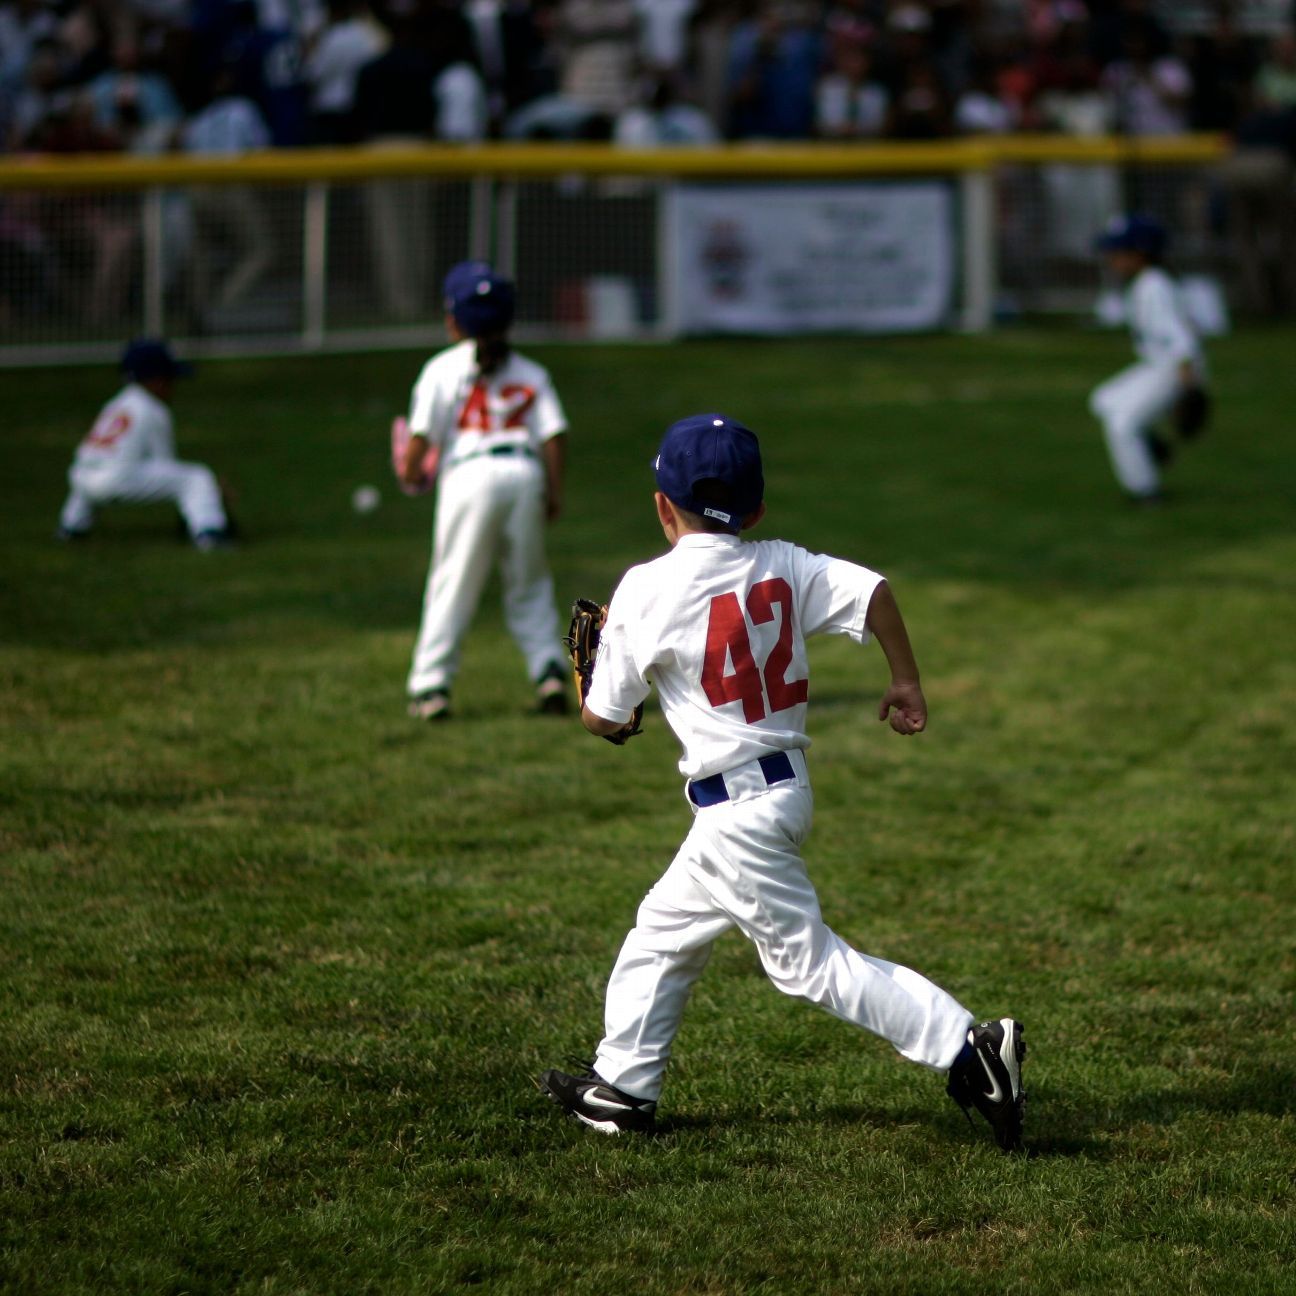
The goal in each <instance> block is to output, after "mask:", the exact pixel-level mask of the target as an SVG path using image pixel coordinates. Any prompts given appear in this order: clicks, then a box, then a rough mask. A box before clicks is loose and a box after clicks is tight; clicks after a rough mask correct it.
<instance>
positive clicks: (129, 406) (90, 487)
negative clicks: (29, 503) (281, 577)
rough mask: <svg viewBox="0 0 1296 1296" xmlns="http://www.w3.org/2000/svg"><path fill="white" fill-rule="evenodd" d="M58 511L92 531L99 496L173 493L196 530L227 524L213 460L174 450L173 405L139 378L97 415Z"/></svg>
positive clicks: (145, 497)
mask: <svg viewBox="0 0 1296 1296" xmlns="http://www.w3.org/2000/svg"><path fill="white" fill-rule="evenodd" d="M68 485H69V487H70V490H69V492H68V497H67V500H66V502H65V503H64V505H63V512H62V514H61V515H60V517H59V525H60V526H61V527H62V528H63V529H64V530H66V531H69V532H77V531H86V530H88V529H89V528H90V526H91V524H92V523H93V522H94V510H95V506H96V505H100V504H116V503H124V504H152V503H155V502H157V501H159V500H169V501H170V502H171V503H173V504H175V506H176V507H177V508H178V509H179V510H180V513H181V515H182V516H183V518H184V520H185V522H186V524H187V525H188V527H189V533H190V534H191V535H198V534H200V533H201V532H204V531H224V530H225V525H226V520H225V510H224V508H223V506H222V504H221V493H220V486H219V484H218V483H217V481H216V477H215V475H214V474H213V472H212V471H211V469H210V468H207V467H206V466H204V465H203V464H196V463H183V462H182V461H181V460H179V459H177V458H176V457H175V434H174V431H173V427H172V422H171V411H170V410H169V409H168V408H167V406H166V403H165V402H164V401H161V400H159V399H158V398H157V397H156V396H154V395H153V393H152V392H150V391H148V390H147V389H146V388H144V387H141V386H140V385H139V384H138V383H128V384H127V385H126V386H125V387H123V388H122V390H121V391H120V392H118V393H117V395H116V396H114V397H113V398H112V400H110V401H109V402H108V403H107V404H106V405H105V406H104V407H103V409H102V410H100V411H99V417H98V418H97V419H95V422H94V426H93V427H92V428H91V429H90V431H89V433H88V434H87V436H86V438H85V439H84V440H83V441H82V442H81V444H80V445H79V446H78V447H77V452H76V458H75V460H73V463H72V467H71V468H70V469H69V471H68Z"/></svg>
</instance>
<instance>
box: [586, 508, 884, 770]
mask: <svg viewBox="0 0 1296 1296" xmlns="http://www.w3.org/2000/svg"><path fill="white" fill-rule="evenodd" d="M881 581H882V577H881V576H879V575H878V573H877V572H874V571H869V570H868V568H866V567H859V566H857V565H856V564H854V563H850V562H846V561H844V560H843V559H840V558H830V557H827V556H826V555H823V554H813V553H809V552H808V551H806V550H805V549H801V548H799V547H798V546H796V545H793V544H789V543H788V542H787V541H784V540H756V541H745V540H742V539H741V538H740V537H738V536H731V535H711V534H688V535H683V536H681V537H680V538H679V541H678V542H677V543H676V545H675V547H674V548H673V549H672V550H671V551H670V552H669V553H667V554H663V555H662V557H660V558H657V559H655V560H654V561H652V562H649V563H644V564H642V565H641V566H638V567H632V568H631V569H630V570H629V571H628V572H627V573H626V574H625V576H624V577H623V578H622V581H621V583H620V585H619V586H618V587H617V591H616V593H615V594H614V595H613V597H612V602H611V604H610V605H609V607H608V618H607V624H606V625H605V626H604V628H603V633H602V636H601V638H600V644H599V656H598V661H597V663H596V664H595V669H594V679H593V683H592V685H591V688H590V692H589V696H588V698H587V699H586V702H587V705H588V706H589V709H590V710H591V711H593V712H594V714H595V715H598V716H602V717H603V718H604V719H605V720H612V721H617V722H625V721H627V720H629V719H630V713H631V712H632V711H633V710H634V708H635V706H637V705H638V704H639V703H640V702H642V701H643V700H644V698H646V697H647V696H648V689H649V683H650V682H651V683H652V684H655V685H656V687H657V692H658V695H659V697H660V699H661V706H662V712H663V714H664V715H665V718H666V723H667V724H668V725H669V726H670V728H671V729H672V731H673V732H674V734H675V736H676V737H677V738H678V739H679V740H680V742H681V744H682V745H683V747H684V754H683V756H682V757H681V759H680V763H679V768H680V773H681V774H683V775H684V776H685V777H686V778H689V779H700V778H708V777H710V775H712V774H718V773H722V772H723V771H725V770H730V769H733V768H734V767H735V766H738V765H741V764H743V763H745V762H747V761H750V760H754V759H756V758H757V757H760V756H767V755H770V754H772V753H774V752H779V751H789V750H793V749H797V748H806V747H809V745H810V739H809V738H808V737H807V736H806V729H805V721H806V699H807V697H808V694H809V665H808V662H807V658H806V647H805V641H806V638H807V637H808V636H810V635H813V634H845V635H849V636H850V637H851V638H852V639H853V640H855V642H856V643H865V642H866V641H867V640H868V638H869V633H868V628H867V625H866V617H867V616H868V608H869V602H870V600H871V599H872V597H873V591H874V590H875V589H876V588H877V586H878V584H879V583H880V582H881Z"/></svg>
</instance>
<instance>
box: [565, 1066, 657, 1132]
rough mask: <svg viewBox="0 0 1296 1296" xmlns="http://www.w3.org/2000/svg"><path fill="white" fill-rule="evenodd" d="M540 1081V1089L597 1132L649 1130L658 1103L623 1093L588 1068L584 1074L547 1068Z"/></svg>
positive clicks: (650, 1130)
mask: <svg viewBox="0 0 1296 1296" xmlns="http://www.w3.org/2000/svg"><path fill="white" fill-rule="evenodd" d="M539 1083H540V1091H541V1092H542V1093H543V1094H545V1095H546V1096H547V1097H549V1098H551V1099H552V1100H553V1101H554V1102H555V1103H557V1104H558V1106H559V1107H561V1108H562V1109H563V1111H565V1112H566V1113H567V1114H568V1115H569V1116H575V1117H576V1119H577V1120H578V1121H580V1122H581V1124H582V1125H588V1126H589V1127H590V1129H595V1130H598V1131H599V1133H600V1134H650V1133H651V1132H652V1128H653V1123H654V1121H655V1119H656V1114H657V1104H656V1103H655V1102H649V1101H648V1100H647V1099H645V1098H634V1097H632V1096H631V1095H630V1094H628V1093H622V1092H621V1090H620V1089H618V1088H617V1087H616V1086H615V1085H610V1084H608V1083H607V1081H606V1080H604V1079H602V1078H601V1077H600V1076H599V1074H598V1072H596V1071H594V1070H587V1071H586V1073H585V1074H584V1075H583V1076H574V1075H568V1074H567V1073H566V1072H565V1071H546V1072H545V1073H544V1075H542V1076H541V1077H540V1081H539Z"/></svg>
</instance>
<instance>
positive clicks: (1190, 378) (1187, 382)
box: [1089, 216, 1208, 503]
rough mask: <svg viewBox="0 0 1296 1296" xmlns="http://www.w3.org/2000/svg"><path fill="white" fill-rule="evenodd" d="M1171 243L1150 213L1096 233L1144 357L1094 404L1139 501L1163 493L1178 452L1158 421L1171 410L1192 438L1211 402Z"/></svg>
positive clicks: (1125, 481) (1120, 474) (1100, 391)
mask: <svg viewBox="0 0 1296 1296" xmlns="http://www.w3.org/2000/svg"><path fill="white" fill-rule="evenodd" d="M1165 246H1166V233H1165V230H1164V229H1163V228H1162V227H1161V226H1160V225H1159V224H1157V222H1156V221H1153V220H1150V219H1148V218H1147V217H1145V216H1122V217H1119V218H1118V219H1117V220H1115V221H1114V222H1113V223H1112V224H1111V226H1110V227H1109V228H1108V229H1107V231H1106V232H1105V233H1104V234H1103V235H1102V236H1101V237H1100V238H1099V239H1098V248H1099V250H1100V251H1101V252H1104V253H1105V254H1106V257H1107V264H1108V266H1109V267H1110V268H1111V270H1112V272H1113V273H1114V274H1115V275H1116V277H1117V278H1118V279H1119V280H1120V281H1121V283H1122V284H1123V285H1124V288H1125V318H1126V319H1127V320H1128V321H1129V325H1130V331H1131V332H1132V334H1133V337H1134V350H1135V353H1136V354H1137V355H1138V363H1137V364H1133V365H1131V366H1130V367H1129V368H1128V369H1122V370H1121V372H1120V373H1118V374H1116V375H1115V376H1114V377H1112V378H1109V379H1108V380H1107V381H1106V382H1105V383H1103V384H1102V385H1101V386H1099V387H1098V388H1096V389H1095V390H1094V392H1093V394H1092V395H1091V396H1090V398H1089V408H1090V409H1091V410H1092V411H1093V413H1094V415H1095V416H1096V417H1097V418H1098V420H1099V422H1101V423H1102V428H1103V435H1104V437H1105V438H1106V440H1107V453H1108V454H1109V455H1110V456H1111V464H1112V470H1113V471H1114V472H1115V474H1116V480H1117V481H1118V482H1120V484H1121V486H1123V487H1124V488H1125V491H1126V492H1127V493H1128V494H1129V496H1130V498H1131V499H1133V500H1134V501H1135V502H1137V503H1156V502H1158V501H1159V500H1160V498H1161V475H1160V466H1161V465H1163V464H1166V463H1168V462H1169V460H1170V458H1171V457H1172V454H1173V448H1172V446H1171V444H1170V442H1169V441H1167V440H1165V439H1164V438H1163V437H1161V436H1159V435H1158V433H1157V426H1158V424H1160V423H1161V421H1162V420H1163V419H1165V418H1166V417H1167V416H1168V415H1171V414H1173V415H1174V422H1175V424H1176V427H1177V430H1178V432H1179V434H1180V435H1181V436H1182V437H1184V438H1188V437H1191V436H1194V435H1195V434H1196V433H1198V432H1200V431H1201V428H1202V426H1203V424H1204V423H1205V418H1206V411H1207V408H1208V402H1207V398H1206V393H1205V383H1206V362H1205V358H1204V357H1203V355H1202V348H1201V342H1200V340H1199V339H1198V336H1197V332H1196V330H1195V329H1194V327H1193V325H1192V321H1191V320H1190V319H1189V317H1188V312H1187V310H1186V309H1185V307H1184V304H1183V300H1182V298H1181V297H1180V294H1179V290H1178V286H1177V285H1176V284H1175V281H1174V280H1173V279H1172V278H1171V277H1170V275H1168V274H1167V273H1166V271H1165V270H1164V269H1162V266H1161V258H1162V256H1163V255H1164V252H1165Z"/></svg>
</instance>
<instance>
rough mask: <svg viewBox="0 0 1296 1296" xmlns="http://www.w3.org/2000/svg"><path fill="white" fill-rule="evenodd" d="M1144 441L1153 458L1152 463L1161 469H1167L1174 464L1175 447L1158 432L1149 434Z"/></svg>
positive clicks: (1144, 437)
mask: <svg viewBox="0 0 1296 1296" xmlns="http://www.w3.org/2000/svg"><path fill="white" fill-rule="evenodd" d="M1143 440H1144V442H1145V444H1146V445H1147V448H1148V453H1149V454H1150V455H1151V456H1152V461H1153V463H1155V464H1156V465H1157V467H1159V468H1165V467H1167V466H1168V465H1170V464H1171V463H1173V462H1174V446H1173V445H1171V444H1170V442H1169V441H1167V440H1166V439H1165V437H1163V436H1161V435H1160V434H1159V433H1157V432H1147V433H1145V434H1144V436H1143Z"/></svg>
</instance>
